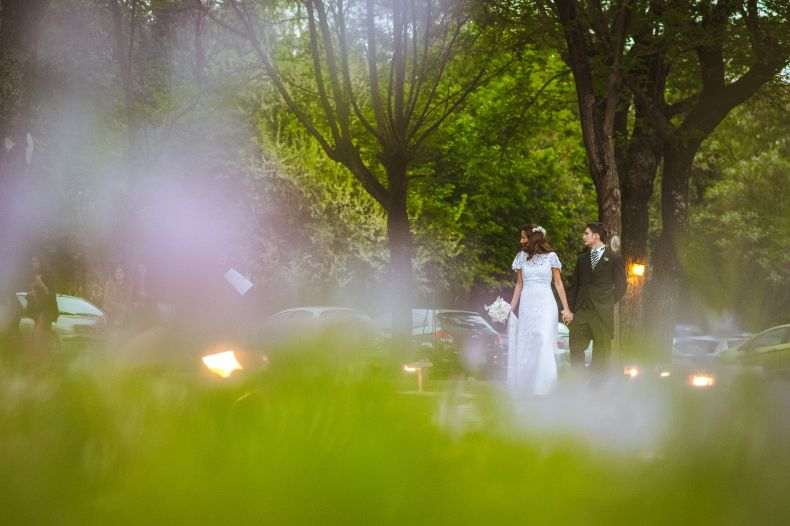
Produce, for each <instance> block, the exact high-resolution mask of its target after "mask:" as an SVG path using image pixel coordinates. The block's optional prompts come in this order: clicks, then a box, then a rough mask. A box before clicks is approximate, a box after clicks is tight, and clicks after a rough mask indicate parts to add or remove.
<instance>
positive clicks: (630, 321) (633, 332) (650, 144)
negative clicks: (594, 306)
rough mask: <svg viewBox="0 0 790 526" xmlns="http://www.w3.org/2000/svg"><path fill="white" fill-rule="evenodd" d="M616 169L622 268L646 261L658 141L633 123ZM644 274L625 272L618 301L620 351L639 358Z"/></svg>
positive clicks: (645, 262) (630, 356) (659, 144)
mask: <svg viewBox="0 0 790 526" xmlns="http://www.w3.org/2000/svg"><path fill="white" fill-rule="evenodd" d="M625 157H626V158H625V159H624V161H623V163H622V169H621V171H620V189H621V191H622V204H623V208H622V211H623V213H622V222H623V223H622V224H623V235H622V254H623V258H624V259H625V264H626V269H627V270H630V269H631V268H633V265H634V264H636V263H638V264H643V265H645V268H646V269H647V268H649V267H648V265H647V260H648V257H647V256H648V247H647V239H648V231H649V227H650V217H649V202H650V198H651V197H652V195H653V183H654V181H655V177H656V172H657V170H658V165H659V163H660V162H661V140H660V139H659V138H658V136H657V134H655V133H651V132H650V131H649V130H646V129H645V128H644V127H642V126H640V125H639V124H638V122H637V125H636V127H635V130H634V134H633V136H632V139H631V143H630V145H629V148H628V151H627V152H626V155H625ZM646 279H647V276H646V275H642V276H638V275H635V274H633V273H632V272H629V273H628V289H627V290H626V294H625V296H624V297H623V299H622V300H620V304H619V305H620V313H619V314H620V338H621V342H622V345H621V347H622V348H623V350H624V353H626V354H629V358H635V359H639V358H640V357H639V356H637V355H636V354H637V353H638V350H639V349H641V348H643V342H642V341H641V339H642V336H643V333H644V331H643V330H642V328H643V325H644V292H645V291H644V288H645V280H646Z"/></svg>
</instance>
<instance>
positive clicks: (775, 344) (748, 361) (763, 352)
mask: <svg viewBox="0 0 790 526" xmlns="http://www.w3.org/2000/svg"><path fill="white" fill-rule="evenodd" d="M716 361H717V363H720V364H725V365H739V366H744V367H759V368H761V369H762V370H763V371H764V372H766V373H772V374H780V375H784V376H790V324H788V325H779V326H778V327H772V328H770V329H767V330H765V331H763V332H761V333H759V334H755V335H754V336H752V337H751V338H748V339H747V340H746V341H744V342H743V343H742V344H740V345H738V346H736V347H733V348H731V349H727V350H725V351H723V352H722V353H721V354H720V355H719V356H718V359H717V360H716Z"/></svg>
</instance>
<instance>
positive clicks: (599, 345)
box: [568, 307, 612, 371]
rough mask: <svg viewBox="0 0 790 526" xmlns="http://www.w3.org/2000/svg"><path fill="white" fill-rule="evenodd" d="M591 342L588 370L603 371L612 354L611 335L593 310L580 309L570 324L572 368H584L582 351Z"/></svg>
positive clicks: (574, 314) (590, 308)
mask: <svg viewBox="0 0 790 526" xmlns="http://www.w3.org/2000/svg"><path fill="white" fill-rule="evenodd" d="M590 340H592V342H593V350H592V360H591V362H590V368H591V369H592V370H594V371H605V370H606V369H607V368H608V366H609V359H610V357H611V354H612V334H611V332H609V329H608V328H607V327H606V324H605V323H604V322H603V320H602V319H601V317H600V316H599V315H598V313H597V312H596V311H595V309H594V308H592V307H589V308H582V309H579V310H577V311H576V312H574V313H573V321H572V322H571V324H570V341H569V342H568V344H569V345H568V346H569V347H570V360H571V366H573V367H584V351H585V349H587V346H588V345H590Z"/></svg>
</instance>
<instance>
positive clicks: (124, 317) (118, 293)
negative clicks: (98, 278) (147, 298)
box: [102, 265, 132, 335]
mask: <svg viewBox="0 0 790 526" xmlns="http://www.w3.org/2000/svg"><path fill="white" fill-rule="evenodd" d="M131 299H132V287H131V285H130V283H129V281H128V280H127V279H126V271H125V270H124V268H123V267H122V266H121V265H118V266H116V267H115V270H114V271H113V275H112V277H111V278H110V279H108V280H107V283H105V285H104V300H103V302H102V306H103V307H104V312H105V313H106V314H107V326H108V327H109V328H110V330H111V331H113V332H114V333H116V335H117V334H118V333H119V332H121V331H122V330H123V329H125V328H126V327H127V323H128V321H129V320H128V318H129V308H130V306H131Z"/></svg>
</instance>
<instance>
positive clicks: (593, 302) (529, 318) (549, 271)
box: [507, 223, 627, 395]
mask: <svg viewBox="0 0 790 526" xmlns="http://www.w3.org/2000/svg"><path fill="white" fill-rule="evenodd" d="M582 240H583V241H584V244H585V245H586V246H587V247H588V248H589V250H586V251H585V252H583V253H582V254H580V255H579V257H578V259H577V260H576V268H575V270H574V272H573V277H572V279H571V283H570V285H569V287H568V293H567V296H566V293H565V287H564V286H563V284H562V278H561V276H560V270H561V269H562V264H561V263H560V260H559V258H558V257H557V254H556V253H555V252H554V251H553V250H552V249H551V247H550V246H549V244H548V241H547V239H546V230H545V229H544V228H543V227H541V226H538V225H534V224H530V225H525V226H524V227H523V229H522V231H521V247H522V250H521V251H520V252H519V253H518V254H517V255H516V258H515V260H514V261H513V270H515V271H516V276H517V281H516V286H515V289H514V291H513V299H512V300H511V302H510V309H511V312H510V315H509V317H508V369H507V383H508V387H509V389H510V390H511V391H512V392H514V393H517V394H527V395H531V394H534V395H542V394H546V393H548V392H549V391H551V390H552V389H553V388H554V386H555V385H556V383H557V364H556V362H555V359H554V352H555V350H556V346H557V322H558V315H557V303H556V301H555V299H554V294H553V293H552V290H551V284H552V282H553V283H554V286H555V288H556V289H557V294H558V296H559V298H560V302H561V303H562V312H561V316H562V321H563V322H564V323H565V324H567V325H568V326H569V328H570V361H571V366H572V367H574V368H576V367H580V368H583V367H584V366H585V363H584V351H585V349H586V348H587V346H588V345H589V344H590V341H592V342H593V347H594V352H593V358H592V361H591V364H590V367H591V369H593V370H594V371H597V372H602V371H605V370H606V368H607V367H608V364H609V356H610V352H611V341H612V337H613V334H614V305H615V303H617V302H618V301H619V300H620V298H622V297H623V294H625V290H626V286H627V283H626V277H625V264H624V263H623V258H622V257H621V256H620V255H619V254H617V253H616V252H614V251H613V250H612V249H611V248H608V247H607V246H606V241H607V232H606V229H605V228H604V227H603V225H602V224H601V223H589V224H588V225H587V227H586V228H585V230H584V234H583V235H582ZM517 309H518V310H517ZM516 313H518V314H517V315H516Z"/></svg>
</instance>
